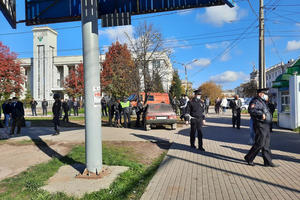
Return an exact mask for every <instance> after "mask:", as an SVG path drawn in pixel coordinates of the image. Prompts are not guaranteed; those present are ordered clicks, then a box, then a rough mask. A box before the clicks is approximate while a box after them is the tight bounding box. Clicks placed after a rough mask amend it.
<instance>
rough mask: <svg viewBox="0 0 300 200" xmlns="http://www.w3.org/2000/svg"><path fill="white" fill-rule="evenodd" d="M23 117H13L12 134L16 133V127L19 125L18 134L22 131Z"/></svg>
mask: <svg viewBox="0 0 300 200" xmlns="http://www.w3.org/2000/svg"><path fill="white" fill-rule="evenodd" d="M22 121H23V117H17V118H13V121H12V124H11V131H10V134H11V135H13V134H14V133H15V128H16V126H17V134H20V133H21V126H22Z"/></svg>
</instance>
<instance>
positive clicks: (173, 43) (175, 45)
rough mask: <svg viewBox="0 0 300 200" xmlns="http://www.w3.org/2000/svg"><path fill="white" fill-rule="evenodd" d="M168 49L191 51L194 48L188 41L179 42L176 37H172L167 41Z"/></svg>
mask: <svg viewBox="0 0 300 200" xmlns="http://www.w3.org/2000/svg"><path fill="white" fill-rule="evenodd" d="M165 44H166V47H169V48H180V49H190V48H192V46H191V45H190V44H189V42H188V41H186V40H177V39H176V38H174V37H170V38H168V39H167V40H166V41H165Z"/></svg>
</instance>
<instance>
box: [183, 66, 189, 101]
mask: <svg viewBox="0 0 300 200" xmlns="http://www.w3.org/2000/svg"><path fill="white" fill-rule="evenodd" d="M184 71H185V81H186V88H185V95H187V92H188V79H187V71H186V65H184Z"/></svg>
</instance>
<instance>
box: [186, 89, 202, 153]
mask: <svg viewBox="0 0 300 200" xmlns="http://www.w3.org/2000/svg"><path fill="white" fill-rule="evenodd" d="M194 93H195V96H194V98H193V99H192V100H191V101H189V102H188V104H187V110H186V111H187V116H188V117H190V118H191V132H190V144H191V147H192V148H196V146H195V134H196V130H197V133H198V144H199V146H198V148H199V150H200V151H205V149H204V148H203V143H202V130H201V127H202V125H203V124H204V123H205V114H204V113H205V104H204V102H203V101H202V100H201V91H200V90H196V91H194Z"/></svg>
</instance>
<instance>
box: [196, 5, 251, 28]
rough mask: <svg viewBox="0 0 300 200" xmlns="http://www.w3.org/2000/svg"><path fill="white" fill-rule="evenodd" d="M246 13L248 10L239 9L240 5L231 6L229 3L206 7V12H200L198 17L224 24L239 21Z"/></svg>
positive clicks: (203, 20)
mask: <svg viewBox="0 0 300 200" xmlns="http://www.w3.org/2000/svg"><path fill="white" fill-rule="evenodd" d="M246 14H247V13H246V11H244V10H242V9H239V7H238V6H235V7H234V8H230V7H228V6H227V5H224V6H214V7H208V8H205V13H204V14H199V13H198V14H197V19H198V20H200V21H202V22H205V23H209V24H213V25H215V26H222V25H223V24H224V23H231V22H234V21H237V20H239V19H241V18H242V17H243V16H245V15H246Z"/></svg>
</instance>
